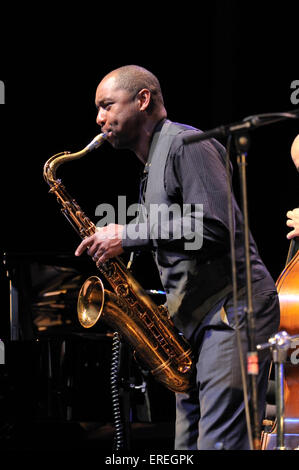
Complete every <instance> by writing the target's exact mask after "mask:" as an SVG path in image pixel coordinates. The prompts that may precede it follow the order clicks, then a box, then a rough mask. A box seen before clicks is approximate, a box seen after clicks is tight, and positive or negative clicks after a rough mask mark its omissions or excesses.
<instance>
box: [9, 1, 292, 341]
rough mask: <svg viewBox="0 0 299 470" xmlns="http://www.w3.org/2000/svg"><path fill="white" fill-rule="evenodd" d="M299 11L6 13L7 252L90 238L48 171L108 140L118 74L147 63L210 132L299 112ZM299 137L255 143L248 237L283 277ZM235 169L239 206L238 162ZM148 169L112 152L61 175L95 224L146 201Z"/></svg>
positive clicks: (150, 275) (157, 8)
mask: <svg viewBox="0 0 299 470" xmlns="http://www.w3.org/2000/svg"><path fill="white" fill-rule="evenodd" d="M294 5H295V2H287V1H285V2H279V3H277V5H273V3H272V2H246V3H245V2H236V1H231V2H229V1H210V2H208V4H206V3H204V2H199V3H194V4H193V3H188V4H181V5H180V4H173V3H172V4H170V6H168V5H167V4H162V3H161V2H160V3H154V2H151V3H149V4H146V5H143V6H140V5H137V6H135V7H133V6H132V7H129V6H128V5H118V4H116V3H109V4H108V3H102V2H97V3H96V4H94V3H93V2H92V3H91V4H90V5H89V4H88V3H85V4H82V3H78V4H73V3H71V4H66V3H65V4H62V3H60V4H59V5H55V4H54V3H51V5H49V6H47V5H46V4H43V6H36V7H33V6H32V7H29V6H28V5H26V6H22V7H20V6H16V5H15V6H12V8H11V10H10V11H6V8H4V7H3V11H2V19H1V22H2V25H3V28H2V30H1V69H0V80H2V81H3V82H4V83H5V101H6V102H5V105H2V106H0V125H1V128H0V152H1V221H2V230H1V236H2V242H1V246H2V251H3V252H8V253H9V252H16V253H21V254H22V253H32V252H33V253H37V252H43V253H45V252H46V253H52V252H53V253H54V252H70V253H73V252H74V251H75V248H76V246H77V245H78V243H79V240H78V238H77V235H76V234H75V233H74V232H73V230H72V228H71V227H70V226H69V225H68V223H67V221H65V220H64V218H63V216H62V215H61V214H60V213H59V208H58V206H57V203H56V201H55V199H54V198H53V196H51V195H49V194H48V187H47V185H46V183H45V182H44V181H43V177H42V170H43V165H44V163H45V161H46V160H47V159H48V158H49V157H50V156H51V155H53V154H55V153H58V152H60V151H63V150H70V151H77V150H79V149H82V148H83V147H84V146H85V145H86V144H87V143H88V142H89V141H90V140H91V139H92V138H93V137H94V136H95V135H96V134H98V132H99V128H98V127H97V125H96V122H95V119H96V109H95V106H94V95H95V90H96V86H97V84H98V83H99V81H100V80H101V78H102V77H103V76H104V75H105V74H106V73H108V72H110V71H111V70H112V69H114V68H116V67H119V66H121V65H126V64H138V65H141V66H144V67H146V68H148V69H149V70H151V71H152V72H153V73H154V74H156V75H157V77H158V78H159V80H160V83H161V87H162V91H163V95H164V100H165V104H166V108H167V110H168V117H169V119H171V120H173V121H178V122H183V123H187V124H190V125H193V126H195V127H198V128H200V129H202V130H208V129H211V128H214V127H216V126H219V125H222V124H228V123H230V122H235V121H239V120H241V119H243V118H245V117H246V116H249V115H253V114H259V113H270V112H282V111H288V110H292V109H295V108H298V107H299V106H298V104H297V105H294V104H293V103H291V100H290V96H291V93H292V91H293V90H291V87H290V86H291V83H292V82H293V81H294V80H299V69H298V41H299V38H298V8H297V7H296V6H294ZM298 127H299V126H298V121H297V120H287V121H284V122H280V123H276V124H273V125H270V126H267V127H261V128H259V129H257V130H255V131H252V132H251V134H250V138H251V145H250V150H249V154H248V166H247V185H248V204H249V221H250V228H251V231H252V233H253V235H254V237H255V239H256V241H257V244H258V247H259V251H260V253H261V256H262V258H263V260H264V262H265V264H266V265H267V267H268V269H269V270H270V272H271V274H272V276H273V277H274V279H277V277H278V276H279V274H280V272H281V271H282V269H283V266H284V263H285V259H286V256H287V251H288V246H289V242H288V240H287V239H286V234H287V232H288V229H287V227H286V224H285V223H286V212H287V211H288V210H289V209H293V208H294V207H298V173H297V172H296V169H295V167H294V165H293V162H292V160H291V157H290V147H291V144H292V141H293V139H294V137H295V136H296V135H297V134H298ZM223 143H224V144H225V140H224V141H223ZM232 163H233V165H234V167H235V179H234V182H235V189H236V194H237V196H238V198H239V184H238V168H237V165H236V159H235V156H233V157H232ZM140 170H141V166H140V164H139V162H138V160H137V158H136V157H135V156H134V155H133V154H132V153H131V152H127V151H118V152H116V151H114V150H113V149H112V148H111V147H109V144H104V145H103V146H102V147H101V148H100V149H98V150H97V151H95V152H93V153H92V154H89V155H88V156H86V157H85V159H82V160H80V161H76V162H71V163H69V164H66V165H64V166H63V167H61V168H60V169H59V176H60V177H61V178H62V179H63V181H64V183H65V185H66V187H67V189H68V190H69V192H70V193H71V194H72V195H73V196H74V197H75V198H76V200H77V201H78V203H79V204H80V205H81V206H82V208H83V209H84V210H85V211H86V213H87V214H88V215H89V216H90V217H91V218H92V219H94V220H96V219H95V217H94V212H95V208H96V206H97V205H98V204H100V203H103V202H105V203H111V204H113V205H115V207H116V204H117V196H118V195H126V196H127V198H128V199H127V201H128V204H130V203H132V202H135V201H136V199H137V195H138V179H139V173H140ZM145 266H146V267H145ZM1 274H2V278H1V287H2V286H3V287H4V290H2V293H3V294H2V295H3V296H2V299H3V303H2V307H3V308H2V312H1V315H2V318H1V320H2V321H3V318H5V319H6V322H7V321H8V319H9V308H8V300H9V296H8V288H7V281H6V279H5V270H4V269H3V270H2V271H1ZM138 277H139V280H140V281H141V282H144V283H145V284H146V287H152V288H155V287H156V286H157V277H156V274H155V271H154V267H153V266H152V265H151V264H150V263H149V264H148V265H146V264H143V265H142V266H141V267H140V268H139V270H138ZM2 336H3V335H2Z"/></svg>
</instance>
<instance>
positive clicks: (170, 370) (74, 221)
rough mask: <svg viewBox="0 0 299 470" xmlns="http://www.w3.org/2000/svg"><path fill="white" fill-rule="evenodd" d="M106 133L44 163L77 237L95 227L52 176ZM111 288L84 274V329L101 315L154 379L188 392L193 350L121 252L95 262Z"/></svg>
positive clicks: (47, 178) (96, 144) (80, 311)
mask: <svg viewBox="0 0 299 470" xmlns="http://www.w3.org/2000/svg"><path fill="white" fill-rule="evenodd" d="M106 137H107V136H106V134H99V135H98V136H96V137H95V138H94V139H93V140H92V141H91V142H90V143H89V144H88V145H87V146H86V147H85V148H84V149H83V150H81V151H79V152H76V153H70V152H61V153H58V154H56V155H53V156H52V157H51V158H49V160H47V161H46V163H45V165H44V171H43V176H44V179H45V181H46V182H47V183H48V185H49V186H50V191H49V192H50V193H53V194H54V195H55V196H56V198H57V201H58V203H59V204H60V205H61V211H62V213H63V214H64V216H65V217H66V218H67V220H68V221H69V222H70V224H71V225H72V226H73V228H74V229H75V230H76V231H77V233H78V234H79V236H80V237H81V238H82V239H84V238H86V237H88V236H90V235H93V234H94V233H95V231H96V226H95V225H94V223H93V222H92V221H91V220H90V219H89V218H88V217H87V216H86V215H85V213H84V212H83V211H82V209H81V208H80V206H79V205H78V204H77V202H76V201H75V199H73V198H72V197H71V196H70V195H69V194H68V192H67V191H66V189H65V187H64V185H63V184H62V181H61V180H60V179H57V178H56V170H57V168H58V167H59V166H60V165H61V164H62V163H65V162H66V161H71V160H75V159H79V158H81V157H83V156H84V155H86V154H87V153H88V152H90V151H92V150H94V149H95V148H97V147H99V146H100V145H101V144H102V143H103V142H104V141H105V139H106ZM97 268H98V269H99V271H100V273H101V274H102V275H103V276H104V278H105V279H106V280H107V281H108V283H109V284H110V286H111V288H112V292H110V291H109V290H107V289H104V287H103V283H102V281H101V279H100V277H98V276H91V277H90V278H88V279H87V280H86V281H85V282H84V284H83V286H82V287H81V289H80V292H79V296H78V303H77V313H78V319H79V322H80V324H81V325H82V326H83V327H84V328H91V327H93V326H94V325H95V324H96V323H97V322H98V321H99V320H100V319H102V320H103V321H104V322H105V323H106V324H107V325H108V326H109V327H110V328H113V329H114V330H116V331H117V332H118V333H119V334H120V335H121V337H123V339H124V340H125V341H126V342H127V343H128V344H129V345H130V346H131V347H132V348H133V349H134V350H135V353H136V354H137V356H139V358H140V359H141V360H142V361H143V362H144V364H145V366H146V367H147V368H148V369H149V370H150V371H151V373H152V374H153V376H154V377H155V379H156V380H158V381H159V382H160V383H162V384H163V385H165V386H166V387H167V388H168V389H169V390H172V391H174V392H186V391H187V390H188V389H189V387H190V375H191V373H192V369H193V361H192V350H191V347H190V345H189V343H188V342H187V340H186V338H185V337H184V336H183V335H182V334H181V333H180V332H179V331H178V330H177V329H176V327H175V325H174V323H173V321H172V319H171V318H170V316H169V313H168V310H167V308H166V307H165V306H164V305H159V306H158V305H156V303H155V302H154V301H153V300H152V299H151V297H150V296H149V295H148V294H147V293H146V292H145V291H144V289H143V288H142V287H141V285H140V284H139V283H138V282H137V281H136V279H135V278H134V277H133V275H132V273H131V272H130V271H129V270H128V269H127V267H126V266H125V264H124V263H123V261H122V260H121V259H120V258H119V257H115V258H112V259H110V260H108V261H106V262H105V263H104V264H101V265H98V264H97Z"/></svg>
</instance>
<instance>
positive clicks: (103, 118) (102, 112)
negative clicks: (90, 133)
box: [96, 108, 106, 127]
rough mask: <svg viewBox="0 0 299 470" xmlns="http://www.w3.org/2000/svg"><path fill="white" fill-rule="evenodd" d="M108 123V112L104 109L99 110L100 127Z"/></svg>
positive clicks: (98, 120) (98, 122)
mask: <svg viewBox="0 0 299 470" xmlns="http://www.w3.org/2000/svg"><path fill="white" fill-rule="evenodd" d="M105 122H106V111H105V110H104V109H103V108H99V110H98V114H97V118H96V123H97V124H98V126H101V127H103V126H104V124H105Z"/></svg>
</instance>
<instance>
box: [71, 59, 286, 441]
mask: <svg viewBox="0 0 299 470" xmlns="http://www.w3.org/2000/svg"><path fill="white" fill-rule="evenodd" d="M187 93H188V94H191V95H192V90H188V91H187V90H186V94H187ZM191 99H192V100H194V96H191ZM95 102H96V106H97V110H98V114H97V123H98V125H99V126H100V127H101V131H102V132H105V133H106V134H107V140H108V141H109V143H110V144H111V145H112V146H113V147H114V148H115V149H130V150H132V151H133V152H134V153H135V155H136V156H137V157H138V158H139V159H140V160H141V162H142V163H143V164H144V175H143V178H142V188H141V189H142V190H141V196H142V197H141V199H142V200H141V202H142V203H143V204H144V205H145V207H146V208H149V209H150V208H151V206H152V205H154V204H164V205H165V206H166V207H170V206H171V205H172V204H178V205H180V206H184V205H187V204H189V205H190V207H192V208H193V209H192V210H191V213H190V214H189V215H190V217H191V220H192V221H195V220H196V219H197V216H198V211H197V209H196V208H197V207H199V206H202V208H203V210H202V213H201V215H202V220H203V225H202V234H201V235H202V238H203V243H202V244H200V245H198V246H195V245H194V246H195V249H192V247H191V248H190V246H188V248H187V247H186V238H188V237H185V236H182V238H181V239H179V238H178V237H175V236H173V233H172V231H171V230H170V232H169V237H168V239H167V238H165V237H163V236H162V235H163V233H162V232H163V220H162V222H160V224H158V225H159V226H158V230H156V231H154V233H155V236H154V237H153V236H151V234H152V233H153V230H151V229H152V228H153V227H151V226H149V224H150V222H149V221H148V220H145V221H144V220H143V221H136V222H135V223H130V224H127V225H119V224H109V225H108V226H106V227H103V228H100V229H98V230H97V231H96V233H94V234H93V235H92V236H90V237H87V238H86V239H84V240H83V241H82V243H81V244H80V245H79V246H78V248H77V250H76V253H75V254H76V255H77V256H80V255H81V254H82V253H83V252H84V251H85V250H87V253H88V254H89V255H90V256H91V257H92V258H93V259H94V260H95V261H96V262H97V264H99V265H101V264H102V263H105V262H106V261H107V260H108V259H110V258H113V257H116V256H118V255H121V254H122V253H124V252H137V251H140V250H148V251H152V252H154V256H155V261H156V264H157V268H158V270H159V273H160V277H161V281H162V284H163V286H164V289H165V292H166V296H167V306H168V310H169V313H170V315H171V317H172V319H173V321H174V323H175V324H176V326H177V327H178V328H179V329H180V330H181V331H182V333H183V334H184V335H185V336H186V338H187V339H188V340H189V342H190V344H191V346H192V348H193V354H194V360H195V365H196V367H195V369H194V374H193V377H192V387H191V389H190V390H189V391H188V392H186V393H177V394H176V436H175V448H176V449H178V450H187V449H188V450H194V449H199V450H200V449H205V450H213V449H216V448H219V447H221V448H224V449H228V450H229V449H231V450H238V449H244V450H245V449H249V448H250V442H249V436H248V432H247V422H246V416H245V403H244V396H243V383H242V377H241V369H240V362H239V357H238V350H237V336H236V325H235V319H234V309H233V297H232V274H231V258H230V228H229V227H230V224H229V215H228V209H227V206H228V204H227V202H228V201H227V199H228V197H227V183H226V172H225V149H224V148H223V147H222V145H221V144H220V143H219V142H217V141H216V140H214V139H212V140H208V141H201V142H193V143H189V144H186V143H184V139H183V137H184V136H186V135H190V134H193V133H194V132H198V130H196V129H194V128H192V127H190V126H187V125H184V124H178V123H174V122H172V121H170V120H168V119H167V112H166V109H165V106H164V102H163V96H162V92H161V88H160V84H159V81H158V79H157V78H156V77H155V76H154V75H153V74H152V73H151V72H149V71H148V70H146V69H144V68H142V67H139V66H135V65H130V66H124V67H120V68H118V69H116V70H113V71H112V72H110V73H109V74H108V75H106V76H105V77H104V78H103V79H102V81H101V82H100V83H99V85H98V87H97V90H96V97H95ZM233 218H234V221H233V222H234V223H233V225H234V240H235V246H236V258H237V259H236V266H237V281H238V293H239V298H238V312H239V326H240V331H241V338H242V347H243V349H244V353H246V352H247V349H248V342H247V333H246V314H245V306H246V295H245V291H246V288H245V285H246V274H245V260H244V255H243V240H242V224H243V222H242V220H243V219H242V214H241V211H240V209H239V207H238V205H237V202H236V200H235V199H234V198H233ZM187 222H188V223H189V222H190V219H189V221H186V218H185V217H183V216H182V217H181V219H179V220H178V223H179V224H181V226H182V227H183V228H184V229H186V227H185V225H186V224H187ZM156 228H157V227H156ZM136 233H137V234H139V236H137V237H136ZM182 233H183V234H186V233H188V229H186V230H183V231H182ZM195 236H196V233H194V237H195ZM189 240H190V239H189ZM250 253H251V270H252V291H253V310H254V317H255V324H256V335H255V341H256V343H263V342H266V341H268V338H269V337H271V336H272V335H273V333H275V332H277V330H278V327H279V303H278V296H277V292H276V288H275V284H274V282H273V279H272V278H271V276H270V274H269V272H268V270H267V269H266V267H265V265H264V264H263V262H262V260H261V258H260V256H259V253H258V250H257V247H256V244H255V242H254V240H253V238H252V236H251V235H250ZM270 359H271V357H270V355H269V352H263V353H262V354H261V355H260V357H259V364H258V366H259V367H258V376H257V386H258V398H259V410H258V413H259V420H260V422H261V420H262V418H263V414H264V408H265V396H266V389H267V383H268V370H269V364H270ZM250 394H251V391H250V389H249V397H250Z"/></svg>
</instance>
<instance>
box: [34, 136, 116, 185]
mask: <svg viewBox="0 0 299 470" xmlns="http://www.w3.org/2000/svg"><path fill="white" fill-rule="evenodd" d="M106 138H107V134H104V133H102V134H98V135H97V136H96V137H95V138H94V139H93V140H92V141H91V142H90V143H89V144H88V145H86V147H84V149H83V150H80V151H79V152H75V153H70V152H61V153H57V154H56V155H53V156H52V157H50V158H49V160H47V161H46V163H45V165H44V173H43V174H44V179H45V180H46V182H47V183H48V184H49V185H50V186H51V185H53V184H55V182H56V171H57V168H58V167H59V166H60V165H62V164H63V163H65V162H66V161H72V160H78V159H79V158H82V157H84V155H86V154H87V153H89V152H91V151H92V150H94V149H96V148H98V147H100V145H102V144H103V143H104V141H105V140H106Z"/></svg>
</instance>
